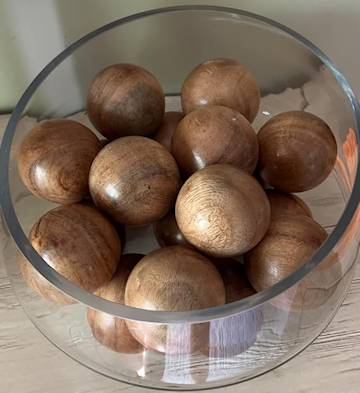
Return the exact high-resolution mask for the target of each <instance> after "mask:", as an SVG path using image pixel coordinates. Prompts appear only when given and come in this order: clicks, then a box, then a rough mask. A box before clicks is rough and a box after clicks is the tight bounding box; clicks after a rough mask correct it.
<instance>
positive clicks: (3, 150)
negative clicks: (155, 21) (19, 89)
mask: <svg viewBox="0 0 360 393" xmlns="http://www.w3.org/2000/svg"><path fill="white" fill-rule="evenodd" d="M184 11H185V12H186V11H189V12H193V11H194V12H201V11H206V12H214V13H223V14H227V15H228V16H229V17H235V18H239V17H245V18H248V19H253V20H255V21H256V22H260V23H263V24H265V25H268V26H270V27H272V28H275V29H277V30H280V31H281V32H282V33H285V34H287V35H289V36H290V37H291V38H292V39H294V40H296V41H298V42H299V43H300V44H302V45H303V46H304V47H306V48H307V49H308V50H309V51H310V52H312V53H313V54H314V55H315V56H316V57H318V58H319V59H320V60H321V61H322V63H323V64H325V65H326V67H327V68H328V69H329V70H330V71H331V73H332V74H333V76H334V77H335V78H336V80H337V81H338V83H339V84H340V86H341V88H342V90H343V91H344V93H345V95H346V97H347V98H348V100H349V102H350V104H351V106H352V110H353V114H354V117H355V120H356V127H355V128H356V130H355V133H356V137H357V141H359V140H360V138H359V134H360V133H359V130H360V104H359V102H358V101H357V99H356V97H355V94H354V93H353V91H352V89H351V87H350V85H349V83H348V82H347V80H346V79H345V77H344V76H343V75H342V74H341V72H340V71H339V70H338V69H337V68H336V67H335V65H334V64H333V63H332V61H331V60H330V59H329V58H328V57H327V56H326V55H325V54H324V53H323V52H322V51H321V50H320V49H319V48H318V47H317V46H315V45H314V44H313V43H311V42H310V41H309V40H307V39H306V38H305V37H303V36H302V35H300V34H299V33H297V32H295V31H294V30H292V29H290V28H288V27H286V26H285V25H283V24H280V23H278V22H276V21H274V20H272V19H270V18H267V17H264V16H261V15H257V14H254V13H252V12H248V11H244V10H240V9H236V8H230V7H222V6H208V5H203V6H202V5H185V6H172V7H163V8H157V9H152V10H148V11H143V12H139V13H136V14H132V15H129V16H126V17H123V18H120V19H117V20H115V21H113V22H110V23H108V24H105V25H103V26H101V27H100V28H98V29H96V30H93V31H92V32H90V33H88V34H86V35H85V36H83V37H82V38H80V39H79V40H77V41H75V42H74V43H73V44H71V45H70V46H68V47H67V48H66V49H64V50H63V51H62V52H61V53H60V54H58V55H57V56H56V57H55V58H54V59H53V60H52V61H50V63H48V64H47V65H46V66H45V67H44V68H43V69H42V71H40V73H39V74H38V75H37V76H36V77H35V79H34V80H33V81H32V82H31V83H30V85H29V86H28V87H27V89H26V90H25V92H24V93H23V95H22V96H21V98H20V100H19V101H18V103H17V104H16V106H15V108H14V111H13V112H12V114H11V117H10V120H9V122H8V125H7V127H6V130H5V133H4V136H3V140H2V144H1V147H0V184H1V188H0V206H1V208H2V214H3V217H4V219H5V222H6V224H7V228H8V230H9V232H10V234H11V236H12V238H13V239H14V241H15V243H16V245H17V247H18V249H19V250H20V251H21V252H22V254H23V255H24V256H25V257H26V258H27V260H28V261H29V262H30V263H31V264H32V265H33V266H34V268H35V269H36V270H37V271H38V272H39V273H40V274H41V275H42V276H43V277H44V278H45V279H46V280H48V281H49V282H50V283H52V284H53V285H54V286H55V287H56V288H58V289H59V290H61V291H62V292H64V293H65V294H67V295H68V296H70V297H71V298H73V299H75V300H76V301H78V302H80V303H83V304H85V305H86V306H88V307H91V308H94V309H97V310H100V311H103V312H105V313H108V314H112V315H115V316H117V317H120V318H123V319H130V320H136V321H142V322H152V323H166V324H167V323H200V322H207V321H210V320H214V319H220V318H225V317H229V316H231V315H234V314H237V313H240V312H244V311H247V310H250V309H252V308H254V307H256V306H259V305H261V304H263V303H265V302H268V301H269V300H271V299H272V298H274V297H276V296H278V295H280V294H281V293H283V292H284V291H286V290H287V289H289V288H290V287H292V286H293V285H295V284H297V283H298V282H299V281H300V280H302V279H303V278H304V277H305V276H306V275H307V274H308V273H310V272H311V271H312V270H313V269H314V268H315V267H316V266H318V265H319V264H320V263H321V262H322V261H323V259H324V258H325V257H326V256H327V255H328V254H329V253H330V251H331V250H332V249H333V248H334V247H335V246H336V244H337V243H338V241H339V240H340V239H341V237H342V236H343V234H344V233H345V231H346V229H347V227H348V226H349V224H350V222H351V220H352V218H353V216H354V214H355V212H356V209H357V206H358V203H359V199H360V165H359V163H358V165H357V169H356V176H355V180H354V185H353V189H352V192H351V195H350V198H349V200H348V202H347V205H346V207H345V209H344V211H343V213H342V215H341V217H340V219H339V221H338V223H337V225H336V226H335V228H334V230H333V231H332V232H331V234H330V235H329V236H328V238H327V240H326V241H325V242H324V243H323V244H322V246H321V247H320V248H319V249H318V250H317V251H316V253H315V254H313V256H312V257H311V258H310V259H309V260H308V261H307V262H306V263H304V264H303V265H302V266H301V267H300V268H299V269H298V270H296V271H295V272H293V273H292V274H291V275H289V276H287V277H286V278H284V279H282V280H281V281H279V282H278V283H276V284H275V285H273V286H272V287H270V288H268V289H266V290H263V291H262V292H258V293H256V294H254V295H251V296H249V297H247V298H245V299H242V300H238V301H236V302H233V303H228V304H225V305H222V306H217V307H212V308H207V309H201V310H192V311H185V312H172V311H152V310H144V309H138V308H133V307H129V306H125V305H121V304H119V303H114V302H111V301H108V300H105V299H103V298H100V297H98V296H96V295H94V294H92V293H90V292H87V291H86V290H85V289H82V288H80V287H79V286H77V285H76V284H73V283H72V282H70V281H68V280H67V279H66V278H65V277H63V276H62V275H60V274H59V273H57V272H56V271H55V270H54V269H53V268H52V267H50V266H49V265H48V264H47V263H46V262H45V261H44V260H43V259H42V257H41V256H40V255H39V254H38V253H37V252H36V250H35V249H34V248H33V247H32V246H31V244H30V242H29V241H28V239H27V236H26V235H25V233H24V232H23V230H22V228H21V225H20V223H19V221H18V219H17V216H16V213H15V209H14V206H13V204H12V200H11V195H10V183H9V163H10V151H11V143H12V139H13V137H14V133H15V130H16V127H17V124H18V122H19V121H20V119H21V116H22V113H23V110H24V109H25V107H26V105H27V103H28V101H29V100H30V99H31V97H32V95H33V94H34V93H35V92H36V90H37V88H38V87H39V86H40V85H41V83H42V82H43V81H44V80H45V79H46V78H47V77H48V76H49V75H50V73H51V72H52V71H53V70H54V69H55V68H56V67H57V66H58V65H59V64H61V63H62V62H63V61H64V60H65V59H66V58H67V57H69V56H70V55H71V54H72V53H73V52H74V51H75V50H76V49H77V48H79V47H81V46H82V45H83V44H85V43H86V42H88V41H90V40H91V39H93V38H95V37H97V36H98V35H100V34H102V33H105V32H107V31H109V30H111V29H113V28H115V27H118V26H121V25H124V24H127V23H130V22H132V21H136V20H140V19H142V18H146V17H149V16H153V15H158V14H168V13H176V12H184ZM357 151H358V154H359V145H358V147H357Z"/></svg>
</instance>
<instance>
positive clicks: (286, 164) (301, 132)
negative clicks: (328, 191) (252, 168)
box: [258, 111, 337, 192]
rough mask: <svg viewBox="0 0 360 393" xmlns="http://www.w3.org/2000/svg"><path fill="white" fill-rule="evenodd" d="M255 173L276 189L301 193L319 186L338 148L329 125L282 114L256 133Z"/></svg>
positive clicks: (316, 119) (295, 113)
mask: <svg viewBox="0 0 360 393" xmlns="http://www.w3.org/2000/svg"><path fill="white" fill-rule="evenodd" d="M258 141H259V164H258V170H259V173H260V175H261V177H262V178H263V179H264V181H265V182H266V183H268V184H270V185H271V186H273V187H274V188H276V189H277V190H280V191H285V192H301V191H307V190H311V189H312V188H314V187H316V186H318V185H319V184H320V183H322V182H323V181H324V180H325V179H326V178H327V177H328V176H329V174H330V172H331V171H332V169H333V167H334V164H335V160H336V155H337V145H336V140H335V138H334V135H333V133H332V131H331V129H330V128H329V126H328V125H327V124H326V123H325V122H324V121H323V120H321V119H320V118H319V117H317V116H315V115H313V114H311V113H308V112H301V111H292V112H284V113H281V114H279V115H276V116H274V117H273V118H272V119H270V120H269V121H268V122H267V123H265V124H264V125H263V126H262V128H261V129H260V131H259V133H258Z"/></svg>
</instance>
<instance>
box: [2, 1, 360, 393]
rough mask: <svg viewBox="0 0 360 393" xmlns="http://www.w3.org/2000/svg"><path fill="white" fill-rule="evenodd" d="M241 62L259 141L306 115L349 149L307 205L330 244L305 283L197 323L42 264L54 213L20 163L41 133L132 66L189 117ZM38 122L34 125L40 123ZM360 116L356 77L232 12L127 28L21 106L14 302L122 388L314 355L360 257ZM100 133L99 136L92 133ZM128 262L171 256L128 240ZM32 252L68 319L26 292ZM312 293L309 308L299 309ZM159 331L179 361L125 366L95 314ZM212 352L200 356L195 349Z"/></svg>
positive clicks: (9, 165) (63, 67) (229, 373)
mask: <svg viewBox="0 0 360 393" xmlns="http://www.w3.org/2000/svg"><path fill="white" fill-rule="evenodd" d="M219 57H223V58H233V59H237V60H239V61H240V62H242V63H243V64H244V65H245V66H247V68H248V69H249V70H250V71H251V72H252V73H253V74H254V75H255V77H256V79H257V82H258V84H259V86H260V88H261V93H262V104H261V109H260V112H259V115H258V117H257V118H256V119H255V122H254V127H255V128H256V129H258V128H259V126H260V125H261V124H262V123H263V122H264V121H265V120H266V119H268V118H269V116H272V115H275V114H276V113H279V112H282V111H286V110H306V111H309V112H312V113H315V114H317V115H319V116H320V117H322V118H323V119H324V120H326V121H327V122H328V123H329V125H330V126H331V128H332V130H333V132H334V134H335V137H336V140H337V144H338V158H337V162H336V167H335V169H334V171H333V173H332V174H331V176H330V177H329V178H328V179H327V180H326V181H325V182H324V183H323V184H322V185H320V186H319V187H317V188H316V189H315V190H312V191H310V192H306V193H303V194H302V195H301V197H302V198H303V199H304V200H305V201H306V202H307V203H308V204H309V206H310V207H311V209H312V212H313V214H314V218H315V219H316V220H317V221H319V222H320V223H321V224H322V225H323V226H324V227H325V228H326V229H327V231H328V232H329V234H330V236H329V238H328V240H327V241H326V243H325V244H324V245H323V246H322V247H321V248H320V249H319V251H318V252H317V253H316V254H315V255H314V256H313V257H312V258H311V260H310V261H308V262H307V263H306V264H304V266H303V267H302V268H301V269H299V270H298V271H297V272H295V273H294V274H292V275H291V276H289V277H288V278H287V279H285V280H283V281H282V282H280V283H278V284H277V285H276V286H274V287H273V288H271V289H269V290H267V291H264V292H261V293H258V294H256V295H253V296H251V297H249V298H247V299H244V300H242V301H239V302H236V303H232V304H228V305H226V306H223V307H218V308H214V309H209V310H200V311H194V312H189V313H167V312H152V311H144V310H138V309H131V308H128V307H125V306H119V305H117V304H114V303H111V302H107V301H104V300H101V299H99V298H97V297H95V296H94V295H92V294H89V293H86V292H85V291H83V290H81V289H80V288H77V287H75V286H74V285H72V284H71V283H69V282H67V281H66V280H65V279H64V278H62V277H61V276H59V275H58V274H56V272H54V271H53V270H52V269H51V268H49V267H48V266H47V265H46V263H45V262H44V261H43V260H42V259H41V258H40V257H39V255H37V254H36V252H35V251H34V250H33V249H32V247H31V245H30V244H29V243H28V242H27V240H26V234H27V233H28V232H29V230H30V228H31V226H32V225H33V224H34V223H35V222H36V220H37V219H38V218H39V216H40V215H42V214H43V213H44V212H46V211H47V210H49V209H51V208H52V207H54V206H55V205H54V204H51V203H49V202H46V201H44V200H41V199H38V198H36V197H34V196H33V195H31V194H30V193H29V192H28V191H27V190H26V188H25V187H24V185H23V184H22V182H21V181H20V179H19V175H18V172H17V167H16V151H17V148H18V146H19V144H20V143H21V141H22V140H23V138H24V137H25V135H26V134H27V133H28V132H29V130H30V128H31V125H32V124H33V123H34V122H35V121H40V120H44V119H49V118H54V117H69V116H72V117H73V118H76V119H78V120H79V119H80V120H82V121H85V122H86V121H87V120H86V116H85V114H83V110H84V105H85V97H86V92H87V88H88V86H89V84H90V82H91V80H92V78H93V77H94V75H95V74H96V73H97V72H98V71H100V70H101V69H102V68H104V67H106V66H108V65H111V64H114V63H117V62H128V63H135V64H138V65H141V66H143V67H144V68H146V69H148V70H149V71H151V72H152V73H154V74H155V75H156V76H157V78H158V79H159V80H160V82H161V84H162V86H163V88H164V90H165V92H166V95H167V108H168V110H173V109H176V108H179V97H178V95H179V92H180V90H181V85H182V82H183V80H184V78H185V77H186V75H187V74H188V73H189V71H191V70H192V69H193V68H194V67H195V66H196V65H197V64H199V63H201V62H202V61H204V60H206V59H209V58H219ZM30 118H31V119H32V120H30ZM359 118H360V117H359V108H358V104H357V101H356V100H355V98H354V96H353V93H352V91H351V89H350V87H349V86H348V84H347V82H346V81H345V80H344V78H343V77H342V75H341V74H340V73H339V72H338V71H337V70H336V69H335V68H334V66H333V65H332V64H331V62H330V61H329V60H328V59H327V58H326V57H325V56H324V55H323V54H322V53H321V52H320V51H319V50H318V49H317V48H315V47H314V46H313V45H312V44H310V43H309V42H307V41H306V40H305V39H303V38H302V37H300V36H299V35H297V34H296V33H295V32H292V31H290V30H289V29H287V28H285V27H283V26H280V25H278V24H277V23H275V22H272V21H269V20H267V19H266V18H263V17H259V16H256V15H252V14H249V13H246V12H242V11H239V10H233V9H227V8H222V7H199V6H194V7H186V6H185V7H171V8H167V9H160V10H154V11H150V12H145V13H142V14H137V15H134V16H131V17H128V18H124V19H121V20H118V21H115V22H113V23H111V24H109V25H107V26H104V27H102V28H100V29H99V30H97V31H94V32H92V33H90V34H89V35H88V36H86V37H84V38H83V39H81V40H80V41H78V42H77V43H75V44H74V45H72V46H70V47H69V48H68V49H67V50H65V51H64V52H63V53H61V54H60V55H59V56H58V57H57V58H56V59H54V60H53V61H52V62H51V63H50V64H49V65H48V66H47V67H46V68H45V69H44V70H43V71H42V72H41V73H40V74H39V76H38V77H37V78H36V79H35V80H34V82H33V83H32V84H31V85H30V87H29V88H28V89H27V91H26V92H25V93H24V95H23V97H22V98H21V100H20V101H19V103H18V105H17V107H16V109H15V111H14V113H13V115H12V118H11V120H10V122H9V125H8V128H7V130H6V134H5V136H4V138H3V144H2V148H1V157H0V164H1V165H0V184H1V190H0V193H1V204H2V211H3V216H4V223H5V225H4V226H3V234H2V243H3V255H4V261H5V263H6V267H7V270H8V273H9V276H10V278H11V281H12V284H13V288H14V291H15V292H16V294H17V296H18V298H19V301H20V303H21V304H22V306H23V308H24V310H25V312H26V313H27V315H28V316H29V318H30V319H31V320H32V321H33V323H34V324H35V325H36V326H37V327H38V328H39V330H40V331H41V332H42V333H43V334H44V335H45V336H46V337H48V338H49V340H50V341H52V342H53V343H54V344H55V345H56V346H57V347H58V348H59V349H61V350H62V351H64V352H65V353H67V354H69V355H70V356H71V357H73V358H74V359H76V360H78V361H79V362H81V363H82V364H84V365H85V366H88V367H90V368H92V369H93V370H96V371H97V372H99V373H102V374H104V375H107V376H109V377H112V378H115V379H118V380H120V381H125V382H129V383H133V384H139V385H144V386H148V387H154V388H168V389H179V390H181V389H190V390H194V389H202V388H210V387H217V386H223V385H227V384H231V383H236V382H240V381H243V380H246V379H249V378H252V377H254V376H256V375H259V374H261V373H263V372H266V371H268V370H270V369H272V368H274V367H276V366H277V365H279V364H281V363H283V362H284V361H286V360H287V359H289V358H291V357H292V356H294V355H295V354H296V353H298V352H299V351H301V350H302V349H303V348H305V347H306V346H307V345H308V344H309V343H310V342H311V341H312V340H314V339H315V338H316V337H317V336H318V335H319V333H320V332H321V331H322V330H323V329H324V327H325V326H326V325H327V324H328V322H329V321H330V320H331V318H332V317H333V315H334V313H335V312H336V310H337V309H338V307H339V305H340V304H341V302H342V300H343V298H344V296H345V293H346V289H347V287H348V285H349V283H350V281H351V278H352V275H353V271H354V266H355V262H356V258H357V254H358V241H359V221H360V218H359V215H358V214H357V210H356V209H357V205H358V199H359V187H360V182H359V181H358V180H359V179H358V176H359V175H358V138H359V134H358V121H359ZM87 124H88V123H87ZM127 239H128V241H127V244H126V249H125V251H126V252H143V253H146V252H149V251H151V250H153V249H155V248H157V247H158V245H157V244H156V241H155V239H154V238H153V235H152V231H151V228H150V227H144V228H141V229H140V230H139V229H138V230H137V231H135V230H134V229H130V230H129V231H128V233H127ZM18 249H20V251H21V252H22V253H23V254H24V255H25V256H26V257H27V258H28V260H29V261H30V262H31V263H32V264H33V265H34V266H35V267H36V268H37V269H38V271H39V272H40V273H41V274H42V275H43V276H44V277H46V278H47V279H48V280H49V281H50V282H51V283H53V284H54V285H55V286H56V287H57V288H59V289H61V290H62V291H64V292H65V293H67V294H68V295H70V296H71V297H73V298H75V299H76V300H77V303H76V304H73V305H68V306H58V305H55V304H52V303H49V302H48V301H46V300H44V299H42V298H40V297H39V296H38V295H36V294H35V293H32V292H31V290H30V289H29V288H28V287H27V286H26V284H25V283H24V281H23V279H22V277H21V275H20V272H19V268H18V265H17V263H16V258H17V255H18V254H17V253H18ZM299 294H301V299H300V303H299ZM88 306H90V307H93V308H96V309H100V310H102V311H105V312H108V313H110V314H114V315H117V316H119V317H122V318H124V319H130V320H131V319H133V320H138V321H142V323H143V324H144V325H143V326H144V328H145V326H146V327H147V328H154V327H155V326H156V327H158V325H162V327H163V329H164V331H166V345H167V349H168V350H167V352H166V353H160V352H155V351H151V350H145V349H144V350H143V351H141V352H140V353H134V354H129V353H117V352H113V351H111V350H109V349H107V348H105V347H103V346H101V345H100V344H99V343H98V342H97V341H96V340H95V339H94V338H93V336H92V333H91V330H90V328H89V326H88V324H87V319H86V314H87V307H88ZM200 339H201V340H202V341H203V345H202V346H201V348H200V349H198V350H196V351H192V349H191V348H193V346H194V342H195V343H196V342H198V341H199V340H200Z"/></svg>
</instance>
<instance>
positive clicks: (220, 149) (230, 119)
mask: <svg viewBox="0 0 360 393" xmlns="http://www.w3.org/2000/svg"><path fill="white" fill-rule="evenodd" d="M258 150H259V149H258V142H257V136H256V134H255V131H254V130H253V128H252V127H251V124H250V123H249V122H248V121H247V120H246V118H245V117H244V116H243V115H241V114H240V113H239V112H237V111H236V110H234V109H231V108H227V107H225V106H218V105H209V106H206V107H204V108H199V109H196V110H194V111H193V112H190V113H189V114H188V115H186V116H185V117H184V119H183V120H181V122H180V123H179V125H178V127H177V129H176V131H175V134H174V136H173V140H172V154H173V155H174V157H175V159H176V161H177V163H178V165H179V167H180V170H181V172H182V173H183V174H185V175H186V176H190V175H191V174H193V173H194V172H196V171H197V170H199V169H202V168H205V167H206V166H208V165H211V164H231V165H234V166H236V167H238V168H240V169H243V170H244V171H245V172H248V173H252V172H253V171H254V169H255V167H256V164H257V160H258Z"/></svg>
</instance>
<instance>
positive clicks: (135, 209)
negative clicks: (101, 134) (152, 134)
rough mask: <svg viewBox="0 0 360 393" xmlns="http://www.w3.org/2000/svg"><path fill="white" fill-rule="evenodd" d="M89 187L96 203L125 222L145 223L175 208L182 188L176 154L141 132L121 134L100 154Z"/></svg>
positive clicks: (121, 221)
mask: <svg viewBox="0 0 360 393" xmlns="http://www.w3.org/2000/svg"><path fill="white" fill-rule="evenodd" d="M89 187H90V193H91V196H92V199H93V201H94V203H95V205H96V206H97V207H98V208H100V209H101V210H103V211H105V212H107V213H108V214H109V215H110V216H111V217H113V218H114V219H115V220H116V221H118V222H120V223H122V224H124V225H145V224H150V223H153V222H155V221H157V220H159V219H160V218H162V217H163V216H164V215H165V214H166V213H167V212H168V211H169V210H170V209H172V208H173V206H174V203H175V199H176V195H177V193H178V190H179V188H180V175H179V170H178V167H177V164H176V161H175V159H174V158H173V156H172V155H171V154H170V153H169V152H168V151H167V150H166V149H165V148H164V147H163V146H162V145H160V143H158V142H156V141H153V140H152V139H149V138H145V137H141V136H128V137H124V138H119V139H117V140H115V141H113V142H111V143H109V144H108V145H106V146H105V147H104V148H103V149H102V150H101V151H100V153H99V154H98V155H97V156H96V158H95V160H94V162H93V164H92V166H91V170H90V176H89Z"/></svg>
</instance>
